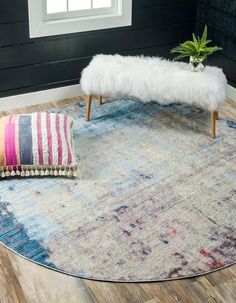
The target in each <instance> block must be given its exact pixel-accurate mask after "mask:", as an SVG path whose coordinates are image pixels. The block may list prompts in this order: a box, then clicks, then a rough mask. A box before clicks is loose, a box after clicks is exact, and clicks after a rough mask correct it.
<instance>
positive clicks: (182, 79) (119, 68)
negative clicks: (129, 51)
mask: <svg viewBox="0 0 236 303" xmlns="http://www.w3.org/2000/svg"><path fill="white" fill-rule="evenodd" d="M226 84H227V80H226V77H225V75H224V73H223V72H222V70H221V69H219V68H217V67H210V66H207V67H206V69H205V70H204V71H203V72H191V71H190V69H189V67H188V64H187V63H183V62H171V61H167V60H164V59H161V58H158V57H130V56H120V55H114V56H113V55H97V56H95V57H94V58H93V59H92V61H91V62H90V64H89V65H88V66H87V67H86V68H85V69H84V70H83V72H82V77H81V86H82V89H83V91H84V93H85V94H86V95H87V113H86V119H87V120H88V121H89V120H90V109H91V101H92V96H99V103H100V104H102V96H106V97H114V98H121V97H124V96H126V97H127V96H130V97H135V98H138V99H140V100H142V101H143V102H149V101H154V100H155V101H158V102H159V103H161V104H170V103H185V104H190V105H195V106H197V107H201V108H203V109H206V110H208V111H210V112H211V123H212V131H211V135H212V137H215V136H216V120H217V118H218V110H219V107H220V106H221V105H222V104H223V102H224V99H225V95H226Z"/></svg>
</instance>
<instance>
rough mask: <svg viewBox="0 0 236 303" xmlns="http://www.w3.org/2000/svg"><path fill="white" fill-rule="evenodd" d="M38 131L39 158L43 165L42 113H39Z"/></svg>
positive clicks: (40, 163)
mask: <svg viewBox="0 0 236 303" xmlns="http://www.w3.org/2000/svg"><path fill="white" fill-rule="evenodd" d="M37 130H38V156H39V165H43V139H42V121H41V113H37Z"/></svg>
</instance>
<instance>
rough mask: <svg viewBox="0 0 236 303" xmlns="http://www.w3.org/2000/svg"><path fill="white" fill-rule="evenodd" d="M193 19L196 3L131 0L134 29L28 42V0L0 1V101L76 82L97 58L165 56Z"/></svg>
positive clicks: (185, 34) (184, 36)
mask: <svg viewBox="0 0 236 303" xmlns="http://www.w3.org/2000/svg"><path fill="white" fill-rule="evenodd" d="M195 17H196V3H195V0H133V25H132V27H125V28H116V29H108V30H101V31H93V32H85V33H78V34H69V35H61V36H54V37H46V38H37V39H30V38H29V24H28V7H27V0H0V97H4V96H10V95H15V94H20V93H25V92H32V91H38V90H42V89H48V88H53V87H60V86H65V85H72V84H76V83H79V80H80V73H81V70H82V69H83V68H84V67H85V66H86V65H87V64H88V62H89V61H90V59H91V56H93V55H94V54H97V53H111V54H113V53H121V54H132V55H135V54H144V55H156V54H158V55H160V56H164V57H168V56H169V50H170V49H171V48H172V47H173V46H175V45H176V44H177V43H179V42H181V41H183V40H186V39H188V38H190V36H191V33H192V32H193V30H194V26H195Z"/></svg>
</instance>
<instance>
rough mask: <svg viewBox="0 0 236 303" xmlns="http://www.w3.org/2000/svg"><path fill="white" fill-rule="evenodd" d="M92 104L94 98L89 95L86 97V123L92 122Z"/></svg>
mask: <svg viewBox="0 0 236 303" xmlns="http://www.w3.org/2000/svg"><path fill="white" fill-rule="evenodd" d="M91 103H92V96H91V95H89V96H87V97H86V121H90V112H91Z"/></svg>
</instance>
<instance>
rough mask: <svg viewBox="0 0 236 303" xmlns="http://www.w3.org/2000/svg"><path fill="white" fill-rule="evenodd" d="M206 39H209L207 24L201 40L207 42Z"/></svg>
mask: <svg viewBox="0 0 236 303" xmlns="http://www.w3.org/2000/svg"><path fill="white" fill-rule="evenodd" d="M206 40H207V25H205V27H204V31H203V34H202V38H201V42H205V41H206Z"/></svg>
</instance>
